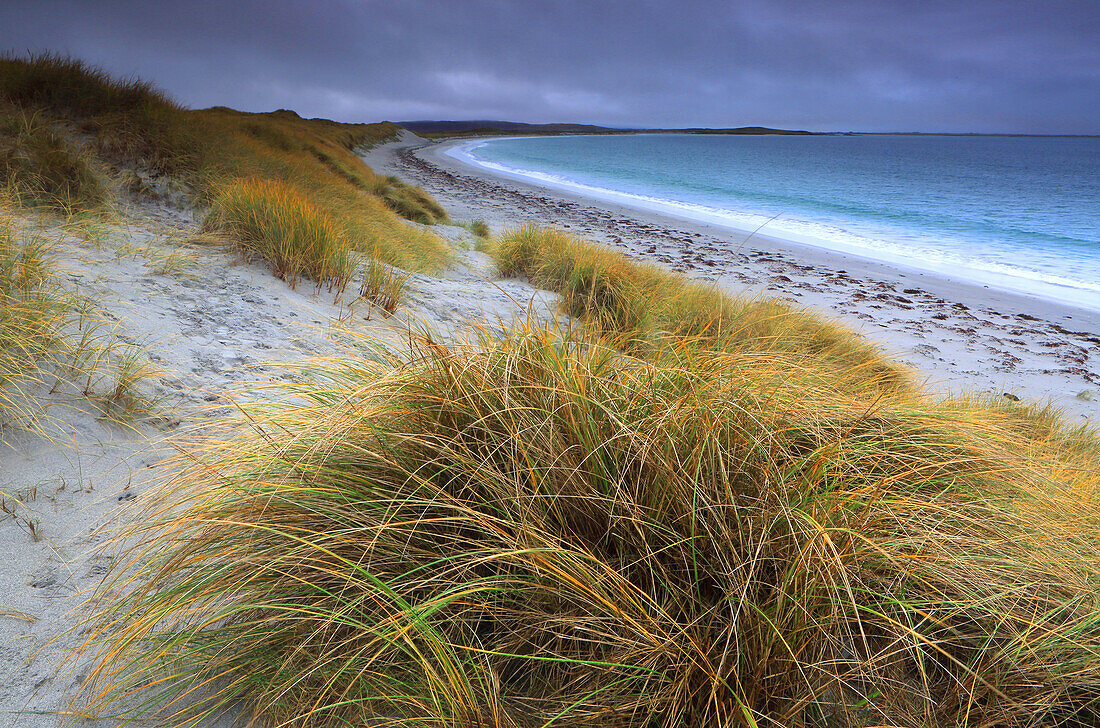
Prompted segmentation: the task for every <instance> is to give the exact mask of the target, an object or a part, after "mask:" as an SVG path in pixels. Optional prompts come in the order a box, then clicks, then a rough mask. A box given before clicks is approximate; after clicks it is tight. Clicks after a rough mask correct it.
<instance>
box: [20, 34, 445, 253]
mask: <svg viewBox="0 0 1100 728" xmlns="http://www.w3.org/2000/svg"><path fill="white" fill-rule="evenodd" d="M22 117H27V118H34V119H37V120H39V121H40V122H41V123H40V124H39V126H41V127H43V128H44V129H47V130H48V131H49V133H53V129H54V128H55V127H56V128H57V129H61V130H64V131H65V132H66V134H67V135H69V136H72V137H80V138H83V139H84V140H85V146H86V147H87V148H88V149H89V150H91V151H92V152H94V154H90V155H83V154H82V155H76V156H74V157H73V160H72V161H73V163H74V164H78V163H85V162H87V161H88V160H87V159H85V156H91V157H94V160H93V161H95V162H97V163H98V166H102V167H105V168H123V169H130V170H133V169H137V170H145V171H148V172H150V173H153V174H155V175H167V176H168V177H170V178H171V179H172V180H173V181H174V182H176V183H178V187H179V189H180V190H181V191H182V192H186V193H188V194H189V196H190V197H191V199H192V201H193V202H195V203H197V204H198V205H200V206H206V205H210V204H213V203H214V202H215V198H216V197H217V196H218V195H220V194H222V192H223V191H224V189H225V188H226V186H228V185H232V184H235V183H238V182H245V181H260V182H263V183H267V184H272V185H282V186H284V187H288V188H293V191H294V193H295V194H296V195H298V196H300V197H302V198H304V199H305V200H306V201H308V203H309V204H310V205H312V206H313V207H314V208H316V209H317V210H320V211H321V212H323V213H324V214H325V215H327V216H328V217H329V218H330V219H331V220H332V221H333V222H334V224H335V225H336V226H337V227H338V228H339V229H340V234H341V237H342V239H343V240H344V243H345V245H346V246H347V247H348V249H349V251H355V252H361V253H365V254H367V255H370V256H372V257H375V258H377V259H378V260H382V261H384V262H386V263H388V264H390V265H395V266H397V267H399V268H402V269H404V270H408V271H415V272H422V273H434V272H438V271H439V270H441V269H442V268H443V267H445V266H446V265H447V264H448V263H449V262H450V260H451V253H450V250H449V249H448V247H447V245H446V243H444V241H443V240H442V239H441V238H440V237H439V236H437V235H435V234H433V233H432V232H431V231H430V230H427V229H424V228H420V227H417V226H411V225H407V224H405V223H404V222H403V220H402V219H401V216H404V217H408V218H410V219H414V220H416V221H418V222H426V223H434V222H439V221H441V220H445V219H446V212H445V211H444V210H443V209H442V208H441V207H439V205H438V203H436V202H435V201H434V200H433V199H432V198H431V197H430V196H429V195H427V193H425V192H424V191H423V190H420V189H419V188H416V187H412V186H410V185H406V184H404V183H401V182H400V181H394V180H391V179H390V178H386V177H383V176H380V175H376V174H374V172H373V171H371V169H370V168H369V167H367V165H366V164H365V163H364V162H363V160H362V159H360V158H359V156H358V155H357V153H356V150H357V149H359V148H362V147H365V146H369V145H372V144H377V143H380V142H382V141H385V140H387V139H390V138H393V136H394V135H395V134H396V133H397V130H398V127H397V126H395V125H394V124H391V123H388V122H384V123H379V124H340V123H336V122H332V121H328V120H325V119H303V118H301V117H299V116H298V115H297V114H295V113H294V112H292V111H285V110H280V111H276V112H272V113H269V114H250V113H243V112H239V111H234V110H232V109H227V108H225V107H214V108H211V109H203V110H191V109H185V108H183V107H181V106H179V105H178V104H176V103H175V102H173V101H172V100H171V99H169V98H168V97H167V96H166V95H165V94H163V93H162V92H160V91H159V90H157V89H156V88H154V87H153V86H151V85H149V84H148V83H145V82H143V81H140V80H135V79H117V78H113V77H111V76H110V75H108V74H107V73H105V72H104V71H102V70H101V69H98V68H96V67H94V66H91V65H88V64H86V63H84V62H82V61H80V60H77V59H72V58H66V57H63V56H59V55H56V54H49V53H47V54H36V55H30V56H27V57H17V56H13V55H0V172H3V173H4V174H6V175H8V176H11V174H12V173H11V170H9V169H8V168H9V167H10V168H11V169H14V170H15V172H17V173H19V174H20V176H21V177H22V178H23V179H24V181H26V182H27V183H28V184H27V187H28V189H31V190H38V189H42V188H46V187H48V185H46V184H42V182H47V183H52V182H56V180H53V179H46V178H45V177H42V179H38V178H36V177H34V175H28V174H23V173H24V172H27V171H30V172H35V171H36V170H46V171H49V170H51V169H58V168H60V165H59V162H61V161H65V160H61V159H60V158H59V157H58V155H57V154H54V151H53V147H58V144H53V146H52V147H50V149H49V150H48V151H50V154H51V155H52V156H51V158H50V159H49V160H48V161H49V162H50V164H48V165H42V164H38V163H37V161H36V160H35V159H34V158H33V157H34V155H33V154H31V153H30V152H35V153H37V152H36V151H35V150H37V149H38V148H39V147H42V148H43V149H45V148H46V147H48V146H50V145H49V144H47V145H45V146H43V145H42V144H41V143H40V142H41V141H42V140H43V139H45V138H46V136H47V133H46V132H45V131H43V132H42V133H39V134H38V135H37V136H36V137H35V139H33V140H31V141H35V143H36V144H38V146H36V147H33V148H32V147H30V146H28V144H27V143H26V142H27V140H26V139H23V141H22V142H20V138H19V137H18V136H17V135H16V134H15V132H14V131H11V130H7V129H6V127H7V126H12V129H14V128H15V126H14V125H16V122H17V121H18V120H19V119H20V118H22ZM8 119H10V120H11V122H10V123H9V122H8V121H7V120H8ZM55 136H56V135H55ZM47 141H48V140H47ZM56 141H58V142H59V143H60V142H64V141H65V140H64V139H63V138H61V137H57V140H56ZM17 143H22V146H21V147H19V149H18V150H17V153H14V154H8V152H7V151H5V150H7V149H8V148H9V147H11V148H13V149H14V148H15V145H16V144H17ZM51 144H52V142H51ZM61 146H62V147H64V146H65V145H61ZM58 148H61V147H58ZM66 149H67V147H66ZM27 150H30V152H28V151H27ZM12 160H14V161H12ZM9 162H10V164H9ZM28 162H29V163H28ZM72 169H73V170H74V174H70V175H67V176H65V178H64V179H65V180H69V181H72V182H73V184H75V182H76V181H78V180H77V177H76V176H75V171H77V167H75V166H74V167H72ZM39 177H41V175H39ZM86 181H87V184H83V185H82V187H81V190H82V192H81V195H80V199H79V200H78V201H79V202H80V203H81V205H83V206H88V205H93V204H94V203H95V202H96V195H100V196H102V195H101V190H100V191H97V190H96V189H95V188H94V186H93V185H92V180H91V179H90V178H89V179H88V180H86ZM138 189H139V190H140V186H139V188H138Z"/></svg>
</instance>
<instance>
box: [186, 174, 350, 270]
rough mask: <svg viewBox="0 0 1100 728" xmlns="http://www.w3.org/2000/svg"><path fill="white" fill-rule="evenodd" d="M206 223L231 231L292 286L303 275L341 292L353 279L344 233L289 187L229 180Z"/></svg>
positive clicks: (215, 228)
mask: <svg viewBox="0 0 1100 728" xmlns="http://www.w3.org/2000/svg"><path fill="white" fill-rule="evenodd" d="M204 226H205V227H206V228H207V229H208V230H219V231H224V232H227V233H229V234H230V235H231V236H232V237H233V238H234V239H235V240H237V242H239V243H240V245H241V246H242V247H243V248H244V249H245V250H246V251H248V252H249V253H251V254H252V255H255V256H257V257H260V258H263V259H264V260H266V261H268V262H269V263H270V264H271V267H272V271H273V272H274V273H275V275H276V276H277V277H279V278H282V279H283V280H285V281H287V282H288V283H290V284H291V286H294V285H296V284H297V282H298V281H299V280H300V279H302V278H307V279H310V280H313V281H316V282H317V283H318V284H322V283H325V284H328V287H329V290H337V291H342V290H343V289H344V288H345V287H346V286H347V283H348V280H349V279H350V277H351V273H352V263H351V261H350V260H349V257H348V246H347V243H346V240H345V238H344V233H343V231H342V230H341V229H340V228H339V226H337V225H336V224H335V223H334V222H333V221H332V219H331V218H329V217H328V216H327V215H325V214H324V213H323V212H321V211H320V210H318V209H317V208H316V207H315V206H314V205H313V204H311V203H310V202H309V200H308V199H307V198H306V197H305V196H303V195H302V194H301V193H299V192H298V191H297V190H296V189H294V188H293V187H290V186H288V185H284V184H280V183H278V182H271V181H267V180H238V181H236V182H233V183H232V184H229V185H227V186H226V187H225V188H224V189H223V190H222V191H221V192H220V193H219V194H218V195H217V196H216V197H215V198H214V201H213V205H212V206H211V209H210V214H209V215H208V216H207V218H206V221H205V223H204Z"/></svg>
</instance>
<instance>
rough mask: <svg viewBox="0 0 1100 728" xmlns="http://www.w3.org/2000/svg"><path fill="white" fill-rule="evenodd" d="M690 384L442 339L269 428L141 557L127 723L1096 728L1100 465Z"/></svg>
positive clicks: (763, 368) (910, 407)
mask: <svg viewBox="0 0 1100 728" xmlns="http://www.w3.org/2000/svg"><path fill="white" fill-rule="evenodd" d="M657 361H658V363H657V364H653V363H647V362H646V361H643V360H640V359H636V358H633V357H630V356H627V355H624V354H622V353H621V351H619V350H618V349H617V348H616V347H615V346H612V345H610V344H609V343H608V342H602V341H600V340H596V339H592V338H591V337H590V336H587V335H580V334H576V333H575V332H574V333H573V334H570V333H568V332H566V333H564V334H562V333H558V332H553V331H549V330H533V331H519V332H517V333H515V334H513V335H512V336H510V337H508V338H506V339H504V340H503V341H490V340H489V339H488V338H486V339H484V340H482V341H480V342H474V343H472V344H470V345H468V346H453V347H447V346H441V345H440V344H438V343H434V342H432V341H431V340H430V339H424V340H422V341H420V344H419V349H417V350H416V351H415V352H414V353H413V355H412V356H411V357H410V358H409V359H407V360H404V361H401V362H397V361H393V360H387V357H386V355H384V354H383V353H381V352H375V353H373V354H370V355H368V356H365V357H349V356H346V355H345V356H341V358H340V359H339V360H334V361H333V362H331V363H329V364H325V365H323V366H321V368H320V369H318V370H316V371H313V372H312V373H311V375H310V376H309V377H307V378H305V379H304V380H303V382H304V383H303V384H301V385H300V386H298V387H297V388H295V389H294V390H293V391H292V395H293V397H292V400H293V404H290V405H286V406H284V407H282V408H275V409H268V410H266V411H264V410H261V409H260V408H259V407H253V408H251V409H249V411H248V418H249V419H248V421H247V422H246V423H245V424H246V426H247V427H246V430H242V431H241V432H239V433H234V434H233V435H231V436H229V437H227V438H225V439H224V440H221V441H218V442H214V443H210V444H208V449H206V450H204V451H195V452H190V453H188V454H187V458H186V461H187V462H188V463H189V465H188V466H187V468H186V469H185V471H184V472H183V473H181V474H179V475H177V476H176V477H175V478H174V479H173V480H172V481H171V482H169V483H168V484H167V485H166V489H165V493H166V494H167V499H166V500H165V499H161V500H155V501H151V502H150V504H149V506H148V508H149V510H148V511H147V512H145V513H143V514H141V517H140V518H138V519H135V521H134V523H135V524H137V525H135V526H133V528H132V529H131V530H130V531H129V532H128V533H127V534H126V535H125V538H127V539H129V542H130V543H136V544H137V545H136V546H134V547H133V549H132V550H131V551H129V552H128V559H129V561H128V563H126V564H125V565H123V566H122V567H121V570H120V571H119V572H117V573H116V575H115V577H114V581H113V582H108V584H107V586H106V587H105V590H106V591H105V595H107V596H109V597H111V598H110V599H108V600H107V601H106V602H105V604H106V605H107V606H106V607H105V608H104V610H103V612H102V613H101V614H100V615H99V621H98V622H97V623H96V625H97V626H96V628H95V629H94V630H93V631H92V632H90V633H89V635H88V639H89V642H88V648H89V649H92V648H94V647H95V646H96V645H99V648H100V649H101V652H100V653H99V661H98V665H97V668H96V670H95V671H94V672H93V673H92V676H91V681H90V684H89V686H88V689H89V695H90V698H91V700H92V702H93V709H95V710H102V711H108V712H109V711H111V710H112V709H113V708H115V707H117V705H118V703H117V702H116V701H118V700H119V699H121V700H122V702H123V703H125V701H126V700H129V699H133V698H134V696H141V701H142V702H141V704H140V705H138V706H136V707H135V706H133V705H130V706H129V710H130V711H135V712H136V713H138V714H142V715H149V714H152V713H156V712H157V711H160V712H161V714H162V715H166V716H168V718H169V722H173V723H181V724H182V723H185V722H188V721H192V722H191V723H190V724H198V723H199V722H201V721H202V720H204V719H206V718H207V717H209V715H210V714H211V713H214V712H218V711H219V710H222V709H224V708H226V707H227V706H228V705H230V704H231V703H232V702H233V701H235V700H243V701H245V703H246V704H247V705H250V706H252V708H253V709H254V710H255V712H256V716H257V717H259V718H262V719H263V720H266V721H270V722H271V723H272V724H275V725H300V726H306V725H308V726H337V725H409V726H456V727H458V726H463V727H465V726H546V725H561V726H580V725H584V726H590V725H600V726H605V725H606V726H638V727H639V728H641V727H643V726H645V727H649V726H669V727H673V726H746V727H748V726H807V727H809V726H815V727H819V726H836V727H854V726H881V725H898V726H927V727H928V728H932V727H933V726H936V727H938V726H945V725H959V726H961V725H967V726H993V725H997V726H1015V725H1020V726H1023V725H1029V726H1031V725H1062V726H1081V727H1083V726H1093V725H1096V722H1097V721H1098V720H1100V593H1098V591H1097V586H1098V584H1100V519H1098V518H1097V517H1096V513H1097V512H1100V511H1098V510H1097V506H1098V505H1100V502H1098V496H1100V470H1098V468H1097V459H1096V458H1097V455H1098V454H1100V442H1098V440H1097V438H1096V436H1095V434H1094V433H1091V432H1088V431H1085V430H1068V429H1066V428H1065V427H1064V425H1062V424H1061V423H1060V422H1059V420H1058V419H1057V417H1056V416H1054V415H1052V414H1051V413H1050V412H1039V411H1034V410H1029V409H1025V408H1021V407H1019V406H1012V407H1007V408H1005V407H998V406H996V405H995V404H992V403H982V402H968V401H950V402H935V401H932V400H930V399H927V398H923V397H920V396H916V395H913V396H908V397H905V398H896V399H893V400H890V401H889V402H887V401H886V400H879V401H878V402H877V403H869V401H868V399H867V398H866V397H862V396H856V395H853V394H851V393H850V392H844V391H841V390H839V389H837V388H835V387H832V386H830V385H829V381H830V377H829V376H828V375H827V374H824V373H823V372H822V371H820V370H814V369H810V368H807V367H806V366H805V364H804V362H803V361H802V360H800V359H799V358H797V357H793V358H792V357H790V356H788V355H784V354H782V353H777V352H767V353H748V352H743V351H742V352H729V351H716V350H705V349H698V348H688V349H685V348H682V347H673V348H672V349H671V350H670V351H668V352H667V353H666V355H663V356H660V357H657ZM112 590H116V591H114V593H113V594H112V593H111V592H112ZM166 675H170V676H171V678H169V679H167V681H162V680H164V679H165V676H166ZM131 691H134V692H131ZM204 691H205V692H204ZM199 695H202V696H203V699H202V700H200V701H199V702H198V704H193V705H190V706H185V703H186V702H187V701H188V700H192V699H195V698H196V697H197V696H199Z"/></svg>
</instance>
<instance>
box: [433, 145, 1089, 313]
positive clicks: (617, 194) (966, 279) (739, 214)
mask: <svg viewBox="0 0 1100 728" xmlns="http://www.w3.org/2000/svg"><path fill="white" fill-rule="evenodd" d="M577 136H585V135H577ZM643 136H645V135H643ZM531 138H537V137H523V136H507V137H492V138H490V139H488V140H487V139H486V138H474V139H468V140H462V141H460V142H455V143H446V144H444V146H442V147H441V148H440V151H439V153H440V154H441V155H444V156H445V157H447V158H449V159H452V160H455V161H457V162H458V163H459V164H461V165H464V166H466V167H470V168H476V169H478V170H479V171H481V172H482V173H485V174H488V175H491V176H495V177H500V178H504V179H507V180H511V181H514V182H522V183H526V184H529V185H533V186H535V187H540V188H543V189H546V190H548V191H552V192H558V193H566V194H572V195H577V196H581V197H586V198H589V199H592V200H596V201H599V202H601V203H607V204H613V205H620V206H622V207H625V208H630V209H633V210H635V211H637V212H639V213H643V214H644V213H652V214H656V215H661V216H664V217H667V218H671V219H675V220H679V221H681V222H686V223H695V224H708V225H713V226H715V227H717V228H721V229H725V230H728V231H729V232H730V233H731V234H732V235H741V236H747V235H750V234H752V233H754V231H758V230H764V229H766V230H767V232H766V233H765V234H766V235H767V236H768V237H770V238H773V239H776V240H783V241H785V242H787V243H789V244H797V245H800V246H804V247H810V248H816V249H820V250H822V251H825V252H827V253H831V254H842V255H852V256H856V257H858V258H861V259H864V260H866V261H868V262H873V263H878V264H880V265H885V266H890V267H894V268H899V269H906V270H912V271H917V272H921V273H926V274H931V275H934V276H939V277H943V278H947V279H949V280H952V281H955V282H956V283H968V284H970V285H973V286H983V287H985V286H988V287H990V288H993V289H996V290H1000V291H1004V292H1006V293H1013V294H1017V295H1021V296H1026V297H1030V298H1035V299H1038V300H1041V301H1045V302H1048V303H1055V304H1062V305H1067V306H1070V307H1074V308H1084V309H1087V310H1089V311H1092V312H1095V313H1098V314H1100V288H1096V287H1095V286H1093V285H1091V284H1089V283H1087V282H1084V283H1082V282H1078V281H1074V280H1070V279H1068V278H1064V277H1061V278H1059V277H1057V276H1052V275H1050V274H1043V273H1039V272H1037V271H1031V270H1029V269H1025V268H1018V267H1014V266H1002V268H1003V270H998V269H997V268H995V267H994V268H991V267H989V266H987V265H984V264H980V263H977V262H971V261H967V260H962V259H960V260H953V259H952V258H950V257H948V258H941V259H937V258H929V257H926V256H915V255H914V254H912V253H911V252H910V251H908V250H906V249H903V248H898V247H897V246H895V245H893V244H892V243H891V241H890V239H889V238H888V237H868V236H867V235H866V234H862V233H852V232H850V231H847V230H843V229H840V228H834V229H833V231H834V232H835V233H836V234H833V235H832V236H831V237H830V235H829V231H830V226H829V225H825V224H824V223H819V222H814V221H812V220H808V219H804V218H803V219H787V218H786V217H785V216H784V215H783V214H782V213H780V214H777V215H775V216H773V217H769V216H768V215H766V214H762V213H749V212H746V211H739V210H735V209H731V210H725V209H719V208H713V207H707V206H705V205H702V204H696V203H690V202H683V201H677V200H675V199H672V198H669V199H664V198H660V197H651V196H647V195H645V194H638V193H632V192H626V191H622V190H618V189H615V188H614V187H599V186H593V185H590V184H587V183H583V182H579V181H576V180H572V179H569V178H568V177H562V176H558V175H556V174H550V173H544V172H541V171H538V170H535V169H520V168H515V167H509V166H508V165H507V164H504V163H496V162H490V161H486V160H481V159H479V158H478V157H477V156H476V155H475V154H473V151H474V150H475V149H477V148H478V147H480V146H482V145H484V144H485V143H486V142H487V141H490V142H498V141H507V140H514V139H531ZM815 228H819V229H815Z"/></svg>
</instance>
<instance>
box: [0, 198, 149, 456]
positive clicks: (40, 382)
mask: <svg viewBox="0 0 1100 728" xmlns="http://www.w3.org/2000/svg"><path fill="white" fill-rule="evenodd" d="M5 199H8V200H10V199H11V196H10V193H9V192H7V191H5V190H2V189H0V205H3V204H7V203H5V202H4V201H5ZM56 245H57V241H56V240H54V239H51V238H49V237H47V236H46V235H44V234H43V233H41V232H37V231H28V230H26V229H24V228H22V227H20V226H19V225H18V224H17V222H16V218H15V216H13V215H12V214H10V212H8V211H6V210H5V209H3V207H2V206H0V443H3V442H5V441H6V438H5V432H4V430H5V429H6V428H12V427H15V428H18V429H21V430H30V431H34V432H37V433H39V434H42V435H46V436H50V434H49V432H50V431H51V429H52V428H51V427H50V426H49V423H50V421H51V418H50V416H49V414H48V410H49V408H50V407H51V406H53V405H56V404H57V403H58V402H59V401H61V398H64V397H69V398H71V397H74V396H76V397H80V398H82V399H83V400H84V401H85V402H87V403H88V404H90V405H92V406H93V407H94V410H93V411H95V412H97V414H99V415H102V416H106V417H110V418H112V419H115V420H117V421H119V422H126V421H129V420H130V419H132V418H133V417H135V416H137V415H139V414H141V413H143V412H145V411H147V410H148V409H149V407H150V406H151V402H150V401H149V399H148V398H147V397H146V396H144V395H143V394H142V393H141V392H140V385H141V384H142V383H143V382H144V381H145V379H146V378H147V377H148V376H149V374H150V367H149V364H148V361H147V360H146V358H145V353H144V351H143V350H142V349H141V347H139V346H137V345H134V344H130V343H127V342H124V341H122V340H121V339H120V338H119V337H118V336H117V335H116V333H115V331H114V329H113V327H112V326H111V325H109V322H108V321H107V320H106V319H105V318H104V317H103V316H102V312H100V311H98V310H97V309H96V308H95V307H94V306H93V305H92V304H91V303H90V302H89V301H87V300H85V299H83V298H81V297H79V296H77V295H75V294H74V293H73V292H71V291H69V290H66V289H65V288H64V287H63V286H62V285H61V282H60V280H59V279H58V276H57V272H56V260H55V258H56V256H55V250H56ZM66 406H67V407H73V406H79V405H76V404H74V403H73V402H70V401H67V403H66Z"/></svg>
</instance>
